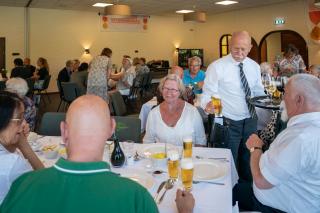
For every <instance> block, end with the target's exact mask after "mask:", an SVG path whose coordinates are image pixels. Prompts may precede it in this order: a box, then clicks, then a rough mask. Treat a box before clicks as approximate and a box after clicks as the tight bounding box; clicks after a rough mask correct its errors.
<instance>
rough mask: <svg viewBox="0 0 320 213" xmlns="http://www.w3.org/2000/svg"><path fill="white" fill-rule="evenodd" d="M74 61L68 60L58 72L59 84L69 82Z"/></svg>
mask: <svg viewBox="0 0 320 213" xmlns="http://www.w3.org/2000/svg"><path fill="white" fill-rule="evenodd" d="M73 65H74V61H72V60H68V61H67V62H66V66H65V67H64V68H63V69H62V70H61V71H60V72H59V75H58V81H59V82H69V81H70V77H71V74H72V72H73Z"/></svg>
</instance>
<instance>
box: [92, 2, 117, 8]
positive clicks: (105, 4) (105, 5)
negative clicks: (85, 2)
mask: <svg viewBox="0 0 320 213" xmlns="http://www.w3.org/2000/svg"><path fill="white" fill-rule="evenodd" d="M110 5H113V4H109V3H95V4H94V5H92V6H93V7H107V6H110Z"/></svg>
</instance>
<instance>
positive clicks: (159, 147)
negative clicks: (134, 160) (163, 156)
mask: <svg viewBox="0 0 320 213" xmlns="http://www.w3.org/2000/svg"><path fill="white" fill-rule="evenodd" d="M171 148H174V145H172V144H169V143H168V144H167V149H171ZM137 152H138V154H139V155H140V156H143V157H148V155H149V156H150V155H152V154H155V153H161V152H163V153H165V144H164V143H152V144H147V145H145V146H144V147H142V148H141V149H139V150H137Z"/></svg>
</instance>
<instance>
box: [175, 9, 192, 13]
mask: <svg viewBox="0 0 320 213" xmlns="http://www.w3.org/2000/svg"><path fill="white" fill-rule="evenodd" d="M192 12H194V10H177V11H176V13H192Z"/></svg>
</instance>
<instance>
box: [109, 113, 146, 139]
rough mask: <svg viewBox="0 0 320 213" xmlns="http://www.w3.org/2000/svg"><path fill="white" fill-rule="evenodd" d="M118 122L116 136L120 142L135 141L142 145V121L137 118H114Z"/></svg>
mask: <svg viewBox="0 0 320 213" xmlns="http://www.w3.org/2000/svg"><path fill="white" fill-rule="evenodd" d="M114 119H115V120H116V123H117V127H116V135H117V137H118V138H119V140H120V141H125V140H133V141H134V142H135V143H141V120H140V119H139V118H135V117H128V116H114Z"/></svg>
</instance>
